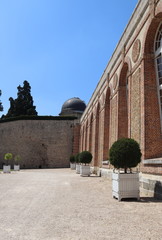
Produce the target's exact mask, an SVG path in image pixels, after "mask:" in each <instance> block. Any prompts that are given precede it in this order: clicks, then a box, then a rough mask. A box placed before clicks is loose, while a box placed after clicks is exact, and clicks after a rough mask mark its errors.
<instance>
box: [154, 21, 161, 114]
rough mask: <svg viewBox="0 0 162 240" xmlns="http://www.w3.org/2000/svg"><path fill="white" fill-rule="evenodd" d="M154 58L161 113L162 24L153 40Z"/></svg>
mask: <svg viewBox="0 0 162 240" xmlns="http://www.w3.org/2000/svg"><path fill="white" fill-rule="evenodd" d="M155 60H156V69H157V80H158V81H157V83H158V92H159V102H160V106H161V113H162V24H161V25H160V27H159V30H158V33H157V35H156V41H155Z"/></svg>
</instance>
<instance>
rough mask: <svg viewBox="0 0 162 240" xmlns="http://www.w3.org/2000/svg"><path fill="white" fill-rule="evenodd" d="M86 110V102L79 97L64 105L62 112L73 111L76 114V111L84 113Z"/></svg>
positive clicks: (69, 100)
mask: <svg viewBox="0 0 162 240" xmlns="http://www.w3.org/2000/svg"><path fill="white" fill-rule="evenodd" d="M85 108H86V104H85V102H84V101H82V100H81V99H80V98H78V97H74V98H70V99H68V100H67V101H66V102H64V104H63V105H62V109H61V112H64V111H68V110H71V111H74V112H75V111H76V112H84V110H85Z"/></svg>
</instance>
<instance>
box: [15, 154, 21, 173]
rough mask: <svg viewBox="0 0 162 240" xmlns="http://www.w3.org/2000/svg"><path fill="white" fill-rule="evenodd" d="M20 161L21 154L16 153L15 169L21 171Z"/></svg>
mask: <svg viewBox="0 0 162 240" xmlns="http://www.w3.org/2000/svg"><path fill="white" fill-rule="evenodd" d="M20 161H21V157H20V155H16V156H15V157H14V171H19V170H20Z"/></svg>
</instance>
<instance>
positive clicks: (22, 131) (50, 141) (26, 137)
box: [0, 120, 76, 168]
mask: <svg viewBox="0 0 162 240" xmlns="http://www.w3.org/2000/svg"><path fill="white" fill-rule="evenodd" d="M73 128H74V120H17V121H12V122H4V123H0V168H1V167H2V164H3V163H4V160H3V159H4V154H5V153H7V152H11V153H13V154H14V155H17V154H19V155H20V156H21V157H22V161H21V167H22V168H59V167H69V158H70V155H71V154H72V150H73V149H72V146H73V140H74V139H73V134H74V129H73ZM75 150H76V149H75Z"/></svg>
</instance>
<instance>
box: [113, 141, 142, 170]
mask: <svg viewBox="0 0 162 240" xmlns="http://www.w3.org/2000/svg"><path fill="white" fill-rule="evenodd" d="M141 156H142V154H141V150H140V146H139V144H138V143H137V142H136V141H135V140H134V139H131V138H121V139H119V140H117V141H116V142H114V143H113V145H112V146H111V148H110V151H109V160H110V163H111V164H112V165H113V166H114V167H115V168H117V169H119V168H123V169H124V170H125V173H127V169H128V168H130V169H131V168H132V167H136V166H137V165H138V164H139V163H140V162H141Z"/></svg>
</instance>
